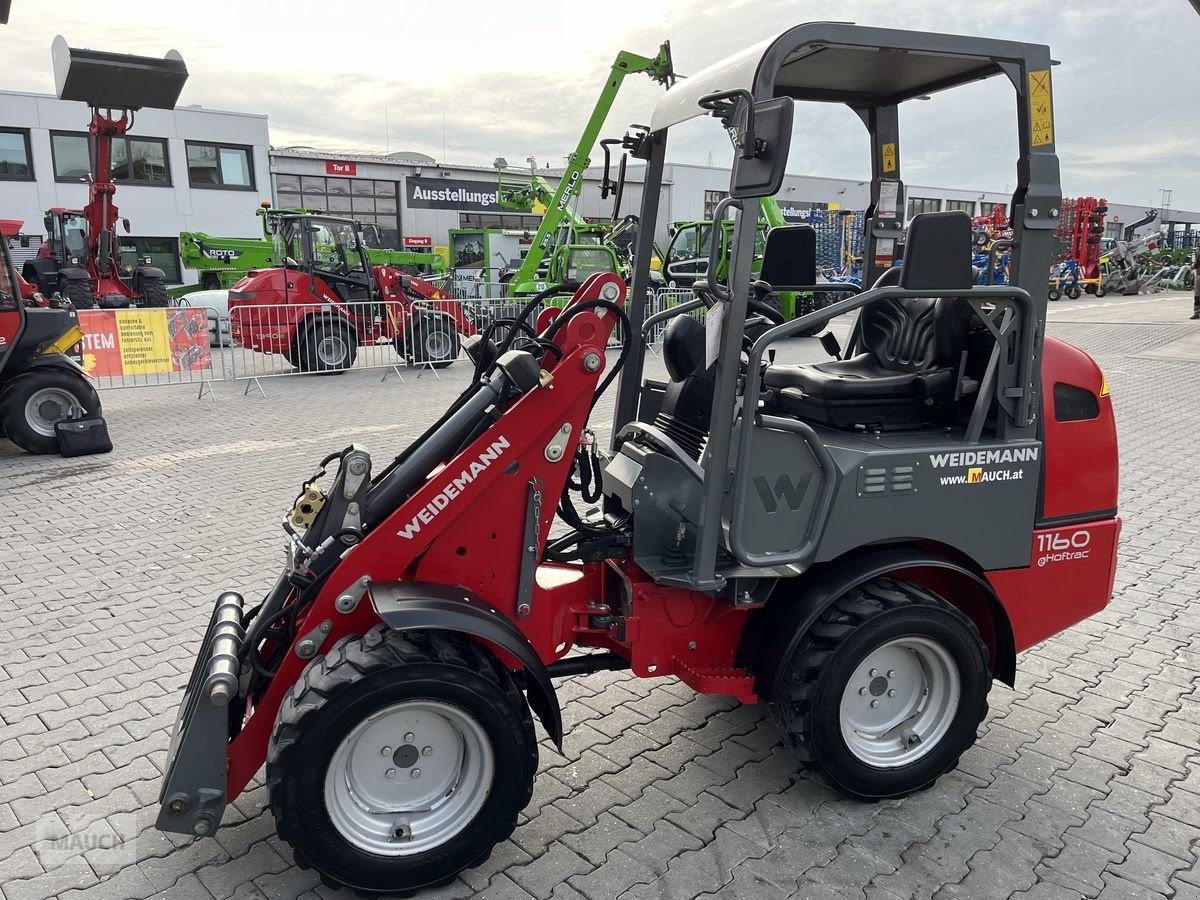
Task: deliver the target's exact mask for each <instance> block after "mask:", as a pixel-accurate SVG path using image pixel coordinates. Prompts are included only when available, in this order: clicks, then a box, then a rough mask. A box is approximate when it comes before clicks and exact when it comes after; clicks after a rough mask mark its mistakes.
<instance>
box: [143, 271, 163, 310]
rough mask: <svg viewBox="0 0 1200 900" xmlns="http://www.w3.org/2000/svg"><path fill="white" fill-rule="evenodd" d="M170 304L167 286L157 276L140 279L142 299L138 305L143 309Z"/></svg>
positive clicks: (159, 307) (158, 307)
mask: <svg viewBox="0 0 1200 900" xmlns="http://www.w3.org/2000/svg"><path fill="white" fill-rule="evenodd" d="M170 305H171V298H170V296H169V295H168V294H167V286H166V285H165V284H163V283H162V281H161V279H158V278H143V279H142V299H141V301H140V302H139V303H138V306H140V307H142V308H143V309H166V308H167V307H168V306H170Z"/></svg>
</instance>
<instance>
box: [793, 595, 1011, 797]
mask: <svg viewBox="0 0 1200 900" xmlns="http://www.w3.org/2000/svg"><path fill="white" fill-rule="evenodd" d="M778 639H779V640H784V641H786V640H787V639H788V635H787V634H781V636H780V637H779V638H778ZM893 644H894V645H895V646H896V647H897V649H896V650H894V651H893V650H890V649H889V645H893ZM914 648H916V649H914ZM889 653H890V654H891V656H888V655H886V654H889ZM909 654H910V655H909ZM923 654H929V656H928V657H926V656H924V655H923ZM871 656H873V660H872V661H874V660H876V659H877V660H881V661H884V660H887V659H892V660H895V659H897V658H899V659H900V661H901V664H900V665H898V666H896V668H895V669H892V670H889V671H882V670H877V669H870V670H865V666H866V665H867V664H868V659H867V658H868V657H871ZM929 659H933V660H936V661H938V662H936V665H934V666H933V667H931V666H930V664H929V663H928V660H929ZM860 666H862V667H864V671H862V672H859V671H857V670H858V669H859V668H860ZM951 666H953V669H951V668H950V667H951ZM905 667H907V668H905ZM901 669H904V671H900V675H899V677H898V678H897V671H898V670H901ZM939 672H941V673H943V674H941V675H939V674H938V673H939ZM914 673H916V677H917V678H919V679H920V681H919V682H918V683H917V684H916V685H915V686H914V685H913V683H912V679H911V678H909V679H908V683H905V678H906V676H908V675H913V674H914ZM955 673H956V674H957V684H958V692H957V697H955V693H954V690H953V685H954V677H955ZM939 678H940V679H941V680H940V683H939V682H938V679H939ZM860 681H862V682H864V683H863V684H861V685H859V682H860ZM776 684H777V688H776V690H775V692H774V696H773V697H772V698H771V700H770V709H771V716H772V718H773V719H774V720H775V723H776V725H778V727H779V729H780V731H781V732H782V734H783V736H784V740H785V742H786V743H787V744H789V745H790V746H791V747H792V748H793V749H794V750H795V751H796V753H797V755H798V756H799V757H800V759H801V760H802V761H803V763H804V765H805V766H806V768H807V769H808V770H809V771H811V772H812V773H814V774H816V775H817V776H819V777H820V778H822V779H823V780H824V781H826V782H827V783H828V784H830V785H831V786H832V787H834V788H837V789H839V790H841V791H843V792H844V793H846V794H850V795H852V796H855V797H858V798H861V799H864V800H882V799H885V798H888V797H902V796H904V795H906V794H910V793H912V792H914V791H919V790H922V789H924V788H927V787H929V786H930V785H931V784H933V783H934V781H936V780H937V779H938V778H939V777H941V776H942V775H943V774H945V773H946V772H949V771H950V770H951V769H953V768H954V767H955V766H956V765H957V764H958V759H959V757H960V756H961V755H962V753H963V752H964V751H965V750H967V749H968V748H969V747H970V746H971V745H972V744H973V743H974V742H975V739H976V736H977V734H978V730H979V723H980V722H982V721H983V718H984V716H986V715H987V709H988V705H987V695H988V691H989V690H990V689H991V684H992V677H991V673H990V671H989V670H988V665H987V649H986V648H985V647H984V644H983V642H982V640H981V639H980V637H979V631H978V630H977V629H976V627H975V624H974V622H972V621H971V620H970V619H969V618H968V617H967V616H966V615H964V614H963V613H962V612H961V611H960V610H958V609H956V608H955V607H953V606H951V605H950V604H949V603H947V602H946V601H945V600H943V599H942V598H941V597H939V596H937V595H936V594H934V593H933V592H932V591H929V590H927V589H925V588H923V587H919V586H917V585H915V584H912V583H909V582H904V581H899V580H896V579H893V578H877V579H874V580H872V581H869V582H867V583H866V584H864V585H861V586H860V587H857V588H854V589H852V590H850V591H848V592H847V593H846V594H844V595H843V596H842V597H840V598H839V599H838V600H836V601H835V602H834V603H833V605H832V606H830V607H829V608H828V609H826V610H825V611H824V612H823V613H822V614H821V616H820V617H819V618H818V619H817V621H816V622H815V623H814V624H813V625H812V627H811V628H810V629H809V630H808V631H807V632H806V633H805V634H804V636H803V637H802V638H801V639H800V642H799V643H798V645H797V646H796V648H795V650H794V652H793V653H792V654H791V656H790V658H788V659H784V660H783V661H782V666H781V669H780V672H779V678H778V680H777V682H776ZM889 685H894V686H895V688H896V689H898V690H899V692H900V693H901V694H903V695H905V696H902V697H901V699H900V700H895V699H894V695H895V693H896V690H894V689H892V688H890V687H889ZM922 685H923V686H924V689H925V693H924V694H923V695H922V694H921V693H920V688H921V686H922ZM856 686H857V687H856ZM939 697H940V698H941V699H940V700H939ZM913 698H916V699H915V701H914V700H913ZM860 702H861V703H862V704H864V707H863V708H862V709H859V707H858V704H859V703H860ZM914 702H915V705H909V704H913V703H914ZM935 703H936V704H938V706H937V707H934V706H931V705H930V704H935ZM879 704H883V706H882V712H879V713H876V712H875V711H874V709H875V708H878V707H879ZM893 704H899V705H900V706H899V710H898V711H897V712H895V713H892V712H891V711H890V710H889V706H891V705H893ZM868 707H869V709H868ZM939 709H941V710H943V712H939V711H938V710H939ZM847 710H848V712H846V714H845V715H843V712H844V711H847ZM906 712H907V713H909V714H908V715H907V716H906V717H905V718H904V719H901V720H898V721H894V722H893V721H892V720H890V719H887V718H886V717H887V716H889V715H904V714H905V713H906ZM849 715H858V716H861V717H862V718H866V719H870V718H872V717H876V718H883V719H884V722H883V725H884V726H887V727H886V730H881V731H880V733H879V735H877V736H869V735H868V736H864V735H863V733H862V732H861V731H860V730H858V729H857V728H855V727H854V725H855V723H854V721H853V720H852V719H850V718H848V716H849ZM917 728H921V729H923V730H925V732H926V734H927V735H931V736H932V738H931V740H932V743H931V744H929V745H928V746H926V747H925V748H924V749H923V750H918V752H917V753H916V754H915V755H914V754H913V753H912V751H913V749H914V748H919V747H921V746H922V741H921V738H922V737H923V735H921V734H920V732H919V731H917V730H916V729H917ZM847 729H849V730H850V737H849V738H848V737H847ZM851 740H853V741H855V742H856V743H857V745H858V747H859V748H860V749H858V750H855V749H853V748H852V747H851V746H850V743H849V741H851ZM874 741H878V743H871V742H874ZM864 748H865V749H864ZM905 754H909V755H908V756H905ZM886 756H890V757H891V758H892V762H888V761H887V760H886V759H885V758H884V757H886ZM864 757H866V758H864Z"/></svg>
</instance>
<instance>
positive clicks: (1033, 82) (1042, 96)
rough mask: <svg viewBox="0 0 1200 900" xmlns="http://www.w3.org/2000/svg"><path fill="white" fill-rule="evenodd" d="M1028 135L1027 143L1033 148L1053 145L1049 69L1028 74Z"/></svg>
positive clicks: (1052, 115)
mask: <svg viewBox="0 0 1200 900" xmlns="http://www.w3.org/2000/svg"><path fill="white" fill-rule="evenodd" d="M1029 133H1030V137H1029V143H1030V144H1032V145H1033V146H1034V147H1044V146H1045V145H1046V144H1053V143H1054V112H1053V110H1052V107H1051V101H1050V70H1049V69H1040V70H1039V71H1037V72H1030V73H1029Z"/></svg>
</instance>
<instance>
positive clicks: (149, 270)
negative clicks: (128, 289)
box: [133, 266, 167, 281]
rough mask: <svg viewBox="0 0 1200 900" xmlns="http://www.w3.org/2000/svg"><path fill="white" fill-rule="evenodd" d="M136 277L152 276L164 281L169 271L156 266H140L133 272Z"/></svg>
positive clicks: (151, 277)
mask: <svg viewBox="0 0 1200 900" xmlns="http://www.w3.org/2000/svg"><path fill="white" fill-rule="evenodd" d="M133 275H134V278H142V279H145V278H150V279H157V280H159V281H162V280H163V279H165V278H166V277H167V273H166V272H164V271H163V270H162V269H159V268H156V267H155V266H138V267H137V268H136V269H135V270H134V272H133Z"/></svg>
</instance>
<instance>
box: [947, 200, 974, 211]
mask: <svg viewBox="0 0 1200 900" xmlns="http://www.w3.org/2000/svg"><path fill="white" fill-rule="evenodd" d="M945 209H946V212H954V211H959V210H961V211H962V212H965V213H966V214H967V215H971V214H973V213H974V212H975V201H974V200H947V201H946V205H945Z"/></svg>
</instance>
